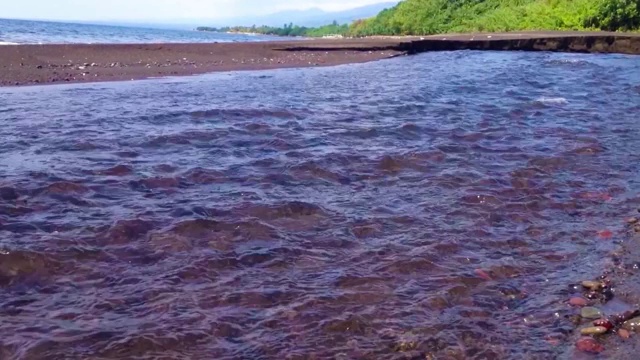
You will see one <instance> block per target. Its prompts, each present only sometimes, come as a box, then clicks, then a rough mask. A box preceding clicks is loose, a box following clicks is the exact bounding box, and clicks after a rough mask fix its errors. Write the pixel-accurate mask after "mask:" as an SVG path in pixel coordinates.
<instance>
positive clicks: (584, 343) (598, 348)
mask: <svg viewBox="0 0 640 360" xmlns="http://www.w3.org/2000/svg"><path fill="white" fill-rule="evenodd" d="M576 347H577V348H578V350H580V351H582V352H587V353H592V354H599V353H601V352H603V351H604V346H602V345H600V343H598V342H597V341H596V340H595V339H594V338H591V337H582V338H580V339H578V341H577V342H576Z"/></svg>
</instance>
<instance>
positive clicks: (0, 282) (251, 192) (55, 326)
mask: <svg viewBox="0 0 640 360" xmlns="http://www.w3.org/2000/svg"><path fill="white" fill-rule="evenodd" d="M639 113H640V62H639V61H638V60H637V58H634V57H628V56H621V55H568V54H547V53H508V52H503V53H493V52H443V53H431V54H423V55H419V56H413V57H404V58H397V59H393V60H387V61H382V62H377V63H368V64H359V65H348V66H340V67H334V68H317V69H298V70H278V71H264V72H243V73H219V74H212V75H206V76H199V77H190V78H172V79H153V80H146V81H139V82H128V83H105V84H81V85H77V84H76V85H61V86H46V87H25V88H11V89H8V88H6V89H0V124H1V127H0V138H1V139H2V140H3V141H2V142H1V143H0V175H1V178H0V324H1V325H0V358H2V359H556V358H557V359H566V358H572V357H574V356H577V357H579V355H578V354H575V353H574V346H573V343H574V341H575V339H576V333H575V326H574V325H573V324H572V323H571V321H570V319H569V317H570V316H571V315H572V314H574V313H575V312H576V310H575V309H572V308H571V307H569V306H568V305H567V299H568V298H569V297H570V296H571V294H572V290H571V287H570V286H569V285H571V284H573V283H575V282H577V281H579V280H583V279H585V278H593V277H595V276H598V275H599V274H601V273H602V271H603V270H604V269H606V268H607V267H608V266H610V260H609V254H610V252H611V251H613V250H615V249H616V246H617V245H616V244H617V242H618V241H620V240H621V239H620V238H618V236H619V235H618V234H619V233H618V230H620V229H621V228H622V227H623V225H622V223H621V221H620V219H621V216H623V215H624V214H627V213H628V212H629V211H630V209H631V208H632V206H633V205H634V204H637V203H638V198H637V189H638V185H639V184H638V182H639V181H640V162H638V159H639V157H638V155H637V152H638V149H640V132H639V127H638V114H639ZM603 229H609V230H611V231H612V232H613V233H614V236H613V238H612V239H610V238H609V236H600V237H599V236H598V231H602V230H603ZM601 234H602V233H601ZM617 346H619V344H613V345H611V346H610V348H609V349H608V350H607V351H614V350H613V348H612V347H617ZM606 354H607V353H605V355H606ZM609 354H610V353H609Z"/></svg>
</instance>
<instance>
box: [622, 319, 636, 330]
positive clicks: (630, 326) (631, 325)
mask: <svg viewBox="0 0 640 360" xmlns="http://www.w3.org/2000/svg"><path fill="white" fill-rule="evenodd" d="M622 328H623V329H625V330H629V331H636V330H638V329H640V317H636V318H633V319H631V320H627V321H625V322H624V323H622Z"/></svg>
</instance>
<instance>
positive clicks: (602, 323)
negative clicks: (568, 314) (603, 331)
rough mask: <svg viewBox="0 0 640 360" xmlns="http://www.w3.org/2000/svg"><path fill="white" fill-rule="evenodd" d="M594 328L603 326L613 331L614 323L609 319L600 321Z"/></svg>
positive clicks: (595, 323)
mask: <svg viewBox="0 0 640 360" xmlns="http://www.w3.org/2000/svg"><path fill="white" fill-rule="evenodd" d="M593 326H602V327H604V328H607V330H611V329H613V323H612V322H611V321H609V319H599V320H596V321H594V322H593Z"/></svg>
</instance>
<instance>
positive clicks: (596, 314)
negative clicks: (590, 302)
mask: <svg viewBox="0 0 640 360" xmlns="http://www.w3.org/2000/svg"><path fill="white" fill-rule="evenodd" d="M580 316H582V317H583V318H585V319H599V318H601V317H602V311H600V309H598V308H594V307H585V308H582V310H581V311H580Z"/></svg>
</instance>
